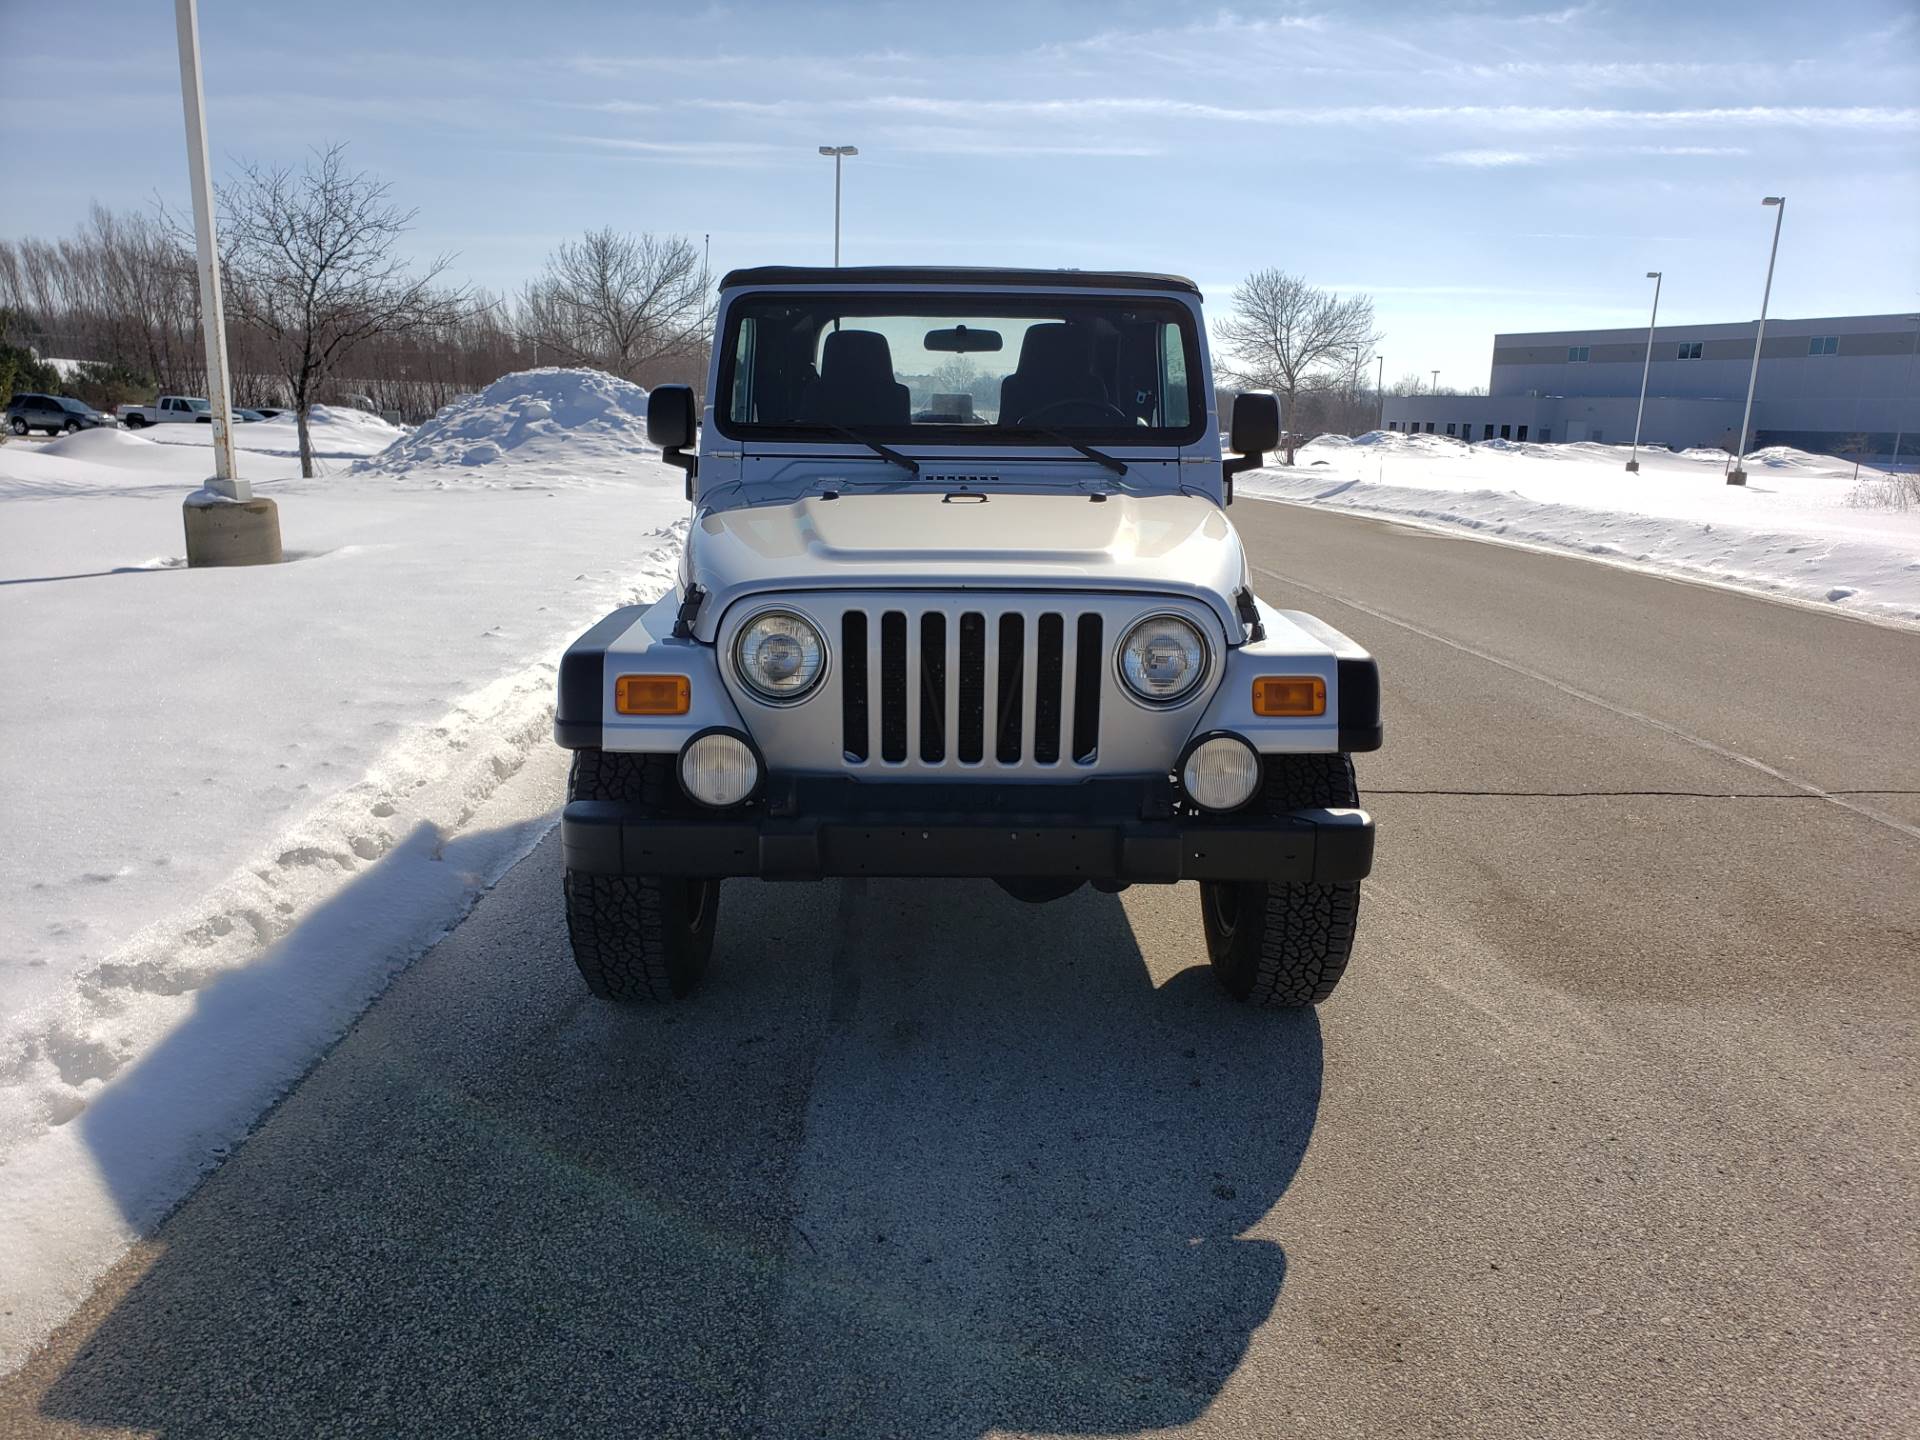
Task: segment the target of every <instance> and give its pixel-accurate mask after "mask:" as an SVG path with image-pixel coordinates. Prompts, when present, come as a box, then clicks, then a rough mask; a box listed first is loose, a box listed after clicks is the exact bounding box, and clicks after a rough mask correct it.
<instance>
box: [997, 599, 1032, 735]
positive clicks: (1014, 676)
mask: <svg viewBox="0 0 1920 1440" xmlns="http://www.w3.org/2000/svg"><path fill="white" fill-rule="evenodd" d="M1026 631H1027V621H1026V617H1025V616H1024V615H1002V616H1001V617H1000V657H999V658H1000V667H999V670H1000V684H999V686H998V688H997V689H996V690H995V691H994V695H995V697H996V700H995V704H994V713H995V716H996V718H995V722H994V742H993V758H994V759H996V760H998V761H999V762H1000V763H1001V764H1002V765H1018V764H1019V763H1020V701H1021V698H1022V695H1023V693H1024V690H1025V687H1024V686H1023V685H1022V684H1021V683H1020V682H1021V681H1022V679H1023V678H1024V671H1025V664H1026Z"/></svg>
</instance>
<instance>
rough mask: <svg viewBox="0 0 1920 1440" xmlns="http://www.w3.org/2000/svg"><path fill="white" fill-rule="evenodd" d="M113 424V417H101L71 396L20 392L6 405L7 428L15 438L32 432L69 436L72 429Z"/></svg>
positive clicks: (92, 428)
mask: <svg viewBox="0 0 1920 1440" xmlns="http://www.w3.org/2000/svg"><path fill="white" fill-rule="evenodd" d="M117 423H118V422H117V421H116V420H115V419H114V418H113V416H111V415H102V414H101V413H100V412H99V411H98V410H96V409H94V408H93V407H92V406H91V405H89V404H87V402H86V401H84V400H76V399H74V398H73V397H72V396H71V395H36V394H33V393H31V392H24V393H22V394H19V395H16V396H14V397H13V399H11V400H9V401H8V402H7V428H8V429H9V430H11V431H13V433H14V434H16V435H25V434H27V433H28V432H29V431H32V430H44V431H46V432H47V434H49V435H59V434H61V433H63V432H64V433H66V434H68V435H71V434H73V432H74V431H76V430H97V429H100V428H101V427H103V426H109V425H114V424H117Z"/></svg>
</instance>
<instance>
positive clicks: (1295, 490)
mask: <svg viewBox="0 0 1920 1440" xmlns="http://www.w3.org/2000/svg"><path fill="white" fill-rule="evenodd" d="M1628 454H1629V450H1628V447H1627V446H1624V445H1604V444H1599V443H1578V444H1570V445H1540V444H1534V443H1531V442H1525V441H1513V440H1488V441H1483V442H1480V443H1478V444H1473V445H1468V444H1466V443H1465V442H1463V441H1460V440H1455V439H1451V438H1448V437H1446V436H1439V435H1408V434H1402V433H1398V432H1393V431H1385V430H1376V431H1374V432H1372V433H1371V434H1367V435H1362V436H1359V437H1357V438H1352V439H1349V438H1348V437H1346V436H1344V435H1324V436H1321V437H1320V438H1319V439H1316V440H1314V441H1312V442H1311V443H1309V444H1307V445H1305V446H1303V447H1301V448H1300V450H1298V451H1297V452H1296V453H1295V457H1294V460H1295V463H1294V464H1293V465H1292V466H1291V467H1288V466H1271V467H1268V468H1266V469H1262V470H1257V471H1253V472H1250V473H1248V474H1245V475H1242V476H1240V477H1239V478H1238V479H1237V481H1236V482H1235V485H1236V495H1240V496H1247V497H1252V498H1259V499H1267V500H1285V501H1288V502H1291V503H1293V504H1299V505H1318V506H1324V507H1326V508H1329V509H1336V510H1351V511H1356V512H1360V513H1364V514H1372V515H1381V516H1386V517H1390V518H1393V519H1395V520H1399V521H1403V522H1406V523H1409V524H1416V525H1423V526H1428V527H1431V528H1435V529H1443V530H1455V531H1463V532H1468V533H1471V534H1473V535H1475V536H1478V537H1480V538H1482V539H1489V540H1498V541H1502V542H1505V543H1508V544H1519V545H1533V546H1541V547H1545V548H1549V549H1555V550H1563V551H1570V552H1573V553H1576V554H1579V555H1584V556H1587V557H1589V558H1591V559H1596V560H1605V561H1610V562H1612V563H1615V564H1622V565H1629V566H1634V567H1638V568H1642V569H1647V570H1652V571H1656V572H1659V573H1664V574H1670V575H1678V576H1684V577H1686V578H1687V579H1691V580H1706V581H1711V582H1713V583H1716V584H1723V585H1731V586H1736V587H1739V588H1742V589H1749V590H1757V591H1762V592H1765V593H1768V594H1771V595H1774V596H1776V597H1781V598H1786V599H1791V600H1798V601H1804V602H1808V603H1812V604H1819V605H1825V606H1829V607H1831V608H1835V609H1840V610H1844V611H1846V612H1847V613H1850V614H1855V615H1860V616H1862V617H1865V618H1869V619H1874V620H1880V621H1885V622H1893V623H1912V622H1916V621H1920V504H1916V505H1915V506H1913V507H1912V508H1909V509H1907V510H1905V511H1901V510H1896V509H1887V508H1876V507H1874V506H1873V505H1871V504H1867V503H1862V502H1863V501H1864V499H1865V498H1866V496H1867V494H1868V492H1870V491H1872V490H1873V489H1875V488H1876V487H1878V486H1881V485H1883V484H1885V483H1887V479H1888V477H1885V476H1883V475H1882V474H1881V472H1879V471H1876V470H1873V469H1872V468H1871V467H1867V466H1862V467H1861V470H1860V476H1861V479H1860V482H1858V483H1856V482H1855V481H1854V479H1853V465H1852V464H1851V463H1850V462H1848V463H1842V462H1840V461H1838V460H1835V459H1833V458H1831V457H1829V456H1823V455H1810V454H1807V453H1806V452H1804V451H1800V450H1792V449H1787V448H1785V447H1775V448H1772V449H1768V450H1762V451H1757V452H1755V453H1753V454H1751V455H1749V456H1748V457H1747V467H1746V468H1747V483H1746V484H1745V485H1744V486H1742V485H1728V484H1727V483H1726V480H1725V477H1724V473H1723V472H1724V471H1725V468H1726V463H1727V456H1726V455H1725V454H1724V453H1723V452H1721V451H1719V450H1688V451H1683V452H1681V453H1679V454H1673V453H1670V452H1668V451H1665V450H1658V449H1648V448H1646V447H1645V446H1642V447H1641V450H1640V473H1639V474H1638V475H1630V474H1628V473H1627V472H1626V469H1625V466H1626V462H1627V458H1628Z"/></svg>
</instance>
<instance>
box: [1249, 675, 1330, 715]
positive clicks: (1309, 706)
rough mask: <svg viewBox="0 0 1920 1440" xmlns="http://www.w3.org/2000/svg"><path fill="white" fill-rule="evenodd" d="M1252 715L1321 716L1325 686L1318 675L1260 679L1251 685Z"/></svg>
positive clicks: (1325, 699) (1323, 706)
mask: <svg viewBox="0 0 1920 1440" xmlns="http://www.w3.org/2000/svg"><path fill="white" fill-rule="evenodd" d="M1253 713H1254V714H1256V715H1269V716H1279V715H1295V716H1297V715H1324V714H1326V713H1327V682H1326V681H1324V680H1322V679H1321V678H1320V677H1319V676H1318V675H1262V676H1261V677H1260V678H1259V679H1258V680H1256V681H1254V682H1253Z"/></svg>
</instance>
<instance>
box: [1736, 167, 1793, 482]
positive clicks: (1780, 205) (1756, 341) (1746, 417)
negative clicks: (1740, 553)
mask: <svg viewBox="0 0 1920 1440" xmlns="http://www.w3.org/2000/svg"><path fill="white" fill-rule="evenodd" d="M1760 203H1761V204H1762V205H1771V206H1773V207H1774V214H1773V248H1772V249H1771V250H1769V251H1768V252H1767V284H1766V288H1765V289H1764V290H1762V291H1761V292H1760V324H1759V325H1758V327H1756V328H1755V330H1754V332H1753V370H1752V372H1751V373H1750V374H1749V375H1748V376H1747V408H1746V409H1745V410H1743V411H1742V412H1741V413H1740V445H1739V448H1738V449H1736V450H1735V451H1734V452H1733V468H1732V469H1731V470H1729V471H1728V472H1727V483H1728V484H1729V485H1744V484H1746V483H1747V472H1746V470H1745V468H1744V466H1745V463H1746V458H1747V424H1748V422H1749V421H1751V420H1752V419H1753V387H1754V386H1755V384H1757V383H1758V382H1759V379H1760V341H1761V338H1762V337H1763V336H1765V335H1766V333H1767V301H1768V299H1769V298H1771V296H1772V295H1773V262H1774V260H1775V258H1776V257H1778V255H1779V254H1780V224H1781V222H1782V221H1783V220H1785V219H1786V218H1787V197H1786V196H1784V195H1769V196H1767V197H1766V198H1765V199H1764V200H1762V201H1761V202H1760Z"/></svg>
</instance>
